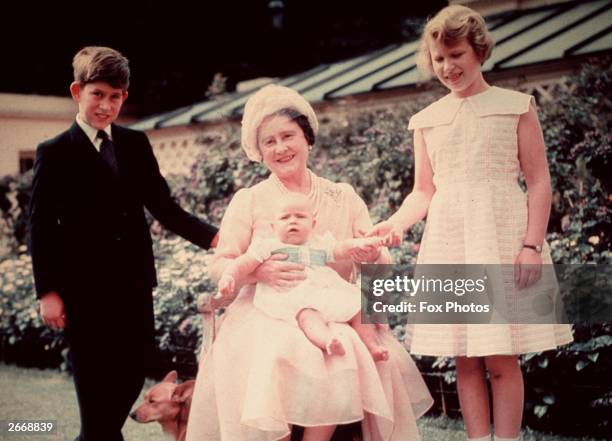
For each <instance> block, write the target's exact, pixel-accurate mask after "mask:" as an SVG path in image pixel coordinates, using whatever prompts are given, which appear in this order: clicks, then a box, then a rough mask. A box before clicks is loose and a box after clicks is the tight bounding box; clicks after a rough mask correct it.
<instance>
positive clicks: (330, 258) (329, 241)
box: [312, 231, 336, 263]
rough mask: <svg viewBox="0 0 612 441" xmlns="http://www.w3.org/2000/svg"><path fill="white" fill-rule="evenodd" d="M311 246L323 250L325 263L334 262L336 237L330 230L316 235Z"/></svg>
mask: <svg viewBox="0 0 612 441" xmlns="http://www.w3.org/2000/svg"><path fill="white" fill-rule="evenodd" d="M312 246H313V248H316V249H320V250H323V251H325V260H326V262H327V263H331V262H335V259H334V247H335V246H336V238H335V237H334V235H333V234H332V233H331V232H330V231H326V232H325V233H323V234H322V235H318V236H317V238H316V241H314V243H313V244H312Z"/></svg>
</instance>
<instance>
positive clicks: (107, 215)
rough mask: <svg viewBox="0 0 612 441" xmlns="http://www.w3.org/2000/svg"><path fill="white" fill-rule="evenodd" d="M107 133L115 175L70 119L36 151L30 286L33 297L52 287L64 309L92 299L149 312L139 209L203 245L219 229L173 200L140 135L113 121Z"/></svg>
mask: <svg viewBox="0 0 612 441" xmlns="http://www.w3.org/2000/svg"><path fill="white" fill-rule="evenodd" d="M112 138H113V143H114V145H115V151H116V156H117V162H118V165H119V176H118V177H117V176H115V175H113V174H112V172H111V170H110V168H109V167H108V165H107V164H106V162H104V160H103V159H102V157H101V156H100V154H99V153H98V152H97V151H96V148H95V147H94V146H93V144H92V143H91V141H90V140H89V139H88V138H87V136H86V135H85V133H84V132H83V130H82V129H81V128H80V127H79V126H78V125H77V124H76V123H74V124H73V125H72V127H71V128H70V129H69V130H67V131H66V132H64V133H61V134H60V135H58V136H56V137H55V138H53V139H51V140H49V141H46V142H43V143H42V144H40V145H39V146H38V149H37V152H36V160H35V164H34V179H33V186H32V201H31V208H30V251H31V254H32V264H33V268H34V277H35V282H36V291H37V295H38V296H39V297H40V296H41V295H43V294H45V293H47V292H49V291H57V292H58V293H59V295H60V296H61V297H62V299H63V300H64V303H65V304H66V306H67V311H68V310H71V311H85V310H86V309H88V308H87V305H89V309H91V306H92V305H95V303H96V302H98V310H106V309H107V308H108V307H111V308H124V307H128V309H129V310H131V311H135V310H138V308H140V307H143V308H144V307H146V308H147V309H149V307H148V306H149V305H148V304H149V303H151V294H150V293H151V288H152V287H153V286H155V285H156V283H157V282H156V275H155V266H154V261H153V252H152V248H151V236H150V233H149V228H148V226H147V223H146V221H145V214H144V207H146V208H147V209H148V210H149V211H150V212H151V214H152V215H153V216H154V217H155V218H156V219H158V220H159V221H160V222H161V223H162V224H163V225H164V226H165V227H166V228H168V229H170V230H171V231H174V232H175V233H177V234H179V235H180V236H182V237H184V238H185V239H187V240H189V241H191V242H193V243H195V244H196V245H199V246H201V247H203V248H208V247H209V246H210V243H211V240H212V239H213V237H214V235H215V234H216V232H217V229H216V228H215V227H213V226H211V225H208V224H206V223H203V222H201V221H199V220H198V219H197V218H196V217H194V216H191V215H190V214H188V213H187V212H185V211H184V210H182V209H181V208H180V207H179V206H178V205H177V204H176V203H175V202H174V200H173V199H172V197H171V195H170V191H169V188H168V185H167V183H166V181H165V180H164V178H163V177H162V176H161V174H160V172H159V167H158V165H157V161H156V159H155V157H154V155H153V151H152V148H151V144H150V143H149V141H148V139H147V137H146V135H145V134H144V133H142V132H138V131H134V130H130V129H126V128H123V127H119V126H115V125H113V126H112ZM136 291H139V292H145V293H146V292H148V296H147V295H146V294H138V295H136V294H132V292H136ZM94 294H95V296H96V297H97V298H95V299H94V298H92V296H94ZM101 295H102V298H100V296H101ZM146 297H148V298H146ZM118 301H119V302H121V303H120V304H116V302H118ZM74 305H77V306H76V308H75V307H74ZM102 306H103V307H102ZM70 308H72V309H70Z"/></svg>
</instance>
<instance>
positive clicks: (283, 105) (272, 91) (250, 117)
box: [242, 84, 319, 162]
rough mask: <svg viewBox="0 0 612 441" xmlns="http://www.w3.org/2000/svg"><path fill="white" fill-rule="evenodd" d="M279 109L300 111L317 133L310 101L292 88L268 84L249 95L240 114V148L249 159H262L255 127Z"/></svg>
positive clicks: (258, 160) (315, 117)
mask: <svg viewBox="0 0 612 441" xmlns="http://www.w3.org/2000/svg"><path fill="white" fill-rule="evenodd" d="M281 109H293V110H296V111H298V112H300V113H301V114H302V115H304V116H305V117H306V118H307V119H308V123H309V124H310V127H311V128H312V131H313V133H314V134H315V135H316V134H317V131H318V130H319V122H318V121H317V115H315V112H314V109H313V108H312V106H311V105H310V103H309V102H308V101H306V100H305V99H304V97H303V96H302V95H300V94H299V93H297V92H296V91H295V90H293V89H289V88H288V87H285V86H278V85H276V84H268V85H267V86H264V87H262V88H261V89H259V90H258V91H257V92H255V93H254V94H253V95H251V97H250V98H249V99H248V101H247V102H246V104H245V106H244V113H243V115H242V148H243V149H244V151H245V152H246V154H247V156H248V157H249V159H250V160H251V161H256V162H261V159H262V158H261V152H260V151H259V148H257V129H258V128H259V126H260V125H261V123H262V122H263V120H264V119H265V118H266V117H267V116H270V115H272V114H273V113H276V112H278V111H279V110H281Z"/></svg>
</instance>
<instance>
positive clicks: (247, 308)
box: [187, 85, 432, 441]
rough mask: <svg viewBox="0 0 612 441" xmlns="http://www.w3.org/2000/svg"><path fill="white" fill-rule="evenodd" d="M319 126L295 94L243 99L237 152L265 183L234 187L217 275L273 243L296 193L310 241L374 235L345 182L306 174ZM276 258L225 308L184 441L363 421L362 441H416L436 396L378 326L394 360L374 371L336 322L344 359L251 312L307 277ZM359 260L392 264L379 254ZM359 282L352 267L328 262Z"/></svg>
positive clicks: (248, 439) (279, 435) (271, 89)
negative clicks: (261, 293)
mask: <svg viewBox="0 0 612 441" xmlns="http://www.w3.org/2000/svg"><path fill="white" fill-rule="evenodd" d="M317 130H318V122H317V118H316V115H315V113H314V110H313V109H312V107H311V106H310V104H309V103H308V102H307V101H306V100H305V99H304V98H303V97H302V96H301V95H299V94H298V93H297V92H295V91H293V90H291V89H288V88H286V87H282V86H276V85H269V86H266V87H264V88H262V89H261V90H259V91H258V92H257V93H255V94H254V95H253V96H251V97H250V98H249V100H248V102H247V103H246V106H245V110H244V117H243V120H242V145H243V148H244V150H245V151H246V153H247V156H248V157H249V158H250V159H251V160H254V161H263V163H264V164H265V165H266V166H267V167H268V168H269V169H270V172H271V174H270V177H269V178H268V179H266V180H264V181H263V182H260V183H259V184H256V185H254V186H253V187H251V188H248V189H242V190H239V191H238V192H237V193H236V195H235V196H234V198H233V199H232V201H231V202H230V204H229V206H228V207H227V210H226V212H225V216H224V218H223V222H222V224H221V230H220V239H219V244H218V247H217V250H216V254H215V258H214V260H213V263H212V266H211V274H212V276H213V277H214V278H217V279H218V278H219V277H220V276H221V274H222V273H223V271H224V269H225V268H226V267H227V265H228V264H229V263H230V262H231V261H232V260H233V259H235V258H237V257H239V256H241V255H242V254H244V253H245V252H246V251H247V249H248V248H249V245H250V244H251V242H252V241H254V240H265V239H268V238H270V237H272V236H273V235H274V233H273V230H272V226H271V224H272V221H273V214H274V207H275V205H276V204H277V201H278V200H279V199H281V198H283V197H286V196H287V195H288V194H290V193H301V194H303V195H305V196H306V197H307V198H308V200H309V201H310V203H311V205H312V207H314V211H315V213H316V218H317V222H316V225H315V227H314V233H315V234H319V235H323V234H325V233H330V234H331V235H332V236H333V237H334V238H335V239H336V240H344V239H349V238H353V237H357V236H359V235H360V232H361V231H367V230H368V229H370V228H371V227H372V222H371V220H370V217H369V214H368V210H367V207H366V205H365V203H364V202H363V200H362V199H361V198H360V197H359V196H358V195H357V194H356V193H355V191H354V190H353V188H352V187H351V186H350V185H347V184H336V183H334V182H331V181H329V180H327V179H324V178H320V177H318V176H316V175H315V174H314V173H312V172H311V171H310V170H309V169H308V168H307V162H308V156H309V152H310V150H311V149H312V145H313V144H314V140H315V134H316V132H317ZM284 257H285V256H283V255H273V256H272V257H270V258H269V259H267V260H266V261H264V262H263V263H262V264H260V265H259V266H257V268H256V269H255V271H253V273H252V274H251V276H250V277H247V278H243V280H242V282H243V285H242V287H241V289H240V292H239V294H238V296H237V298H236V299H235V300H234V302H233V303H232V304H231V305H230V307H229V308H228V309H227V310H226V312H225V319H224V321H223V323H222V325H221V328H220V330H219V332H218V335H217V339H216V341H215V343H214V345H213V346H212V348H211V349H210V351H209V352H208V353H207V354H206V356H205V357H204V358H203V359H202V360H201V363H200V367H199V372H198V376H197V379H196V387H195V393H194V396H193V399H192V405H191V412H190V416H189V425H188V428H187V441H215V440H221V441H260V440H261V441H274V440H282V441H285V440H288V439H289V438H290V435H291V427H292V425H299V426H304V427H306V429H305V431H304V438H303V440H309V441H313V440H316V441H326V440H329V439H330V438H331V436H332V434H333V432H334V430H335V427H336V426H337V425H338V424H348V423H351V422H355V421H361V426H362V432H363V438H364V440H372V441H408V440H419V439H420V438H419V434H418V430H417V427H416V422H415V421H416V418H418V417H419V416H421V415H422V414H423V413H425V411H426V410H427V409H428V408H429V407H430V406H431V404H432V399H431V396H430V394H429V391H428V390H427V387H426V386H425V384H424V382H423V380H422V378H421V375H420V373H419V372H418V370H417V369H416V366H415V365H414V362H413V361H412V359H411V358H410V357H409V355H408V354H407V353H406V350H405V349H404V348H403V347H402V346H401V345H400V344H399V343H398V342H397V341H395V339H394V338H393V335H392V334H391V333H390V332H389V331H388V330H387V329H386V328H383V327H380V328H378V339H379V341H380V344H381V345H382V346H384V347H385V348H386V350H387V351H388V360H386V361H382V362H379V363H375V361H374V360H373V358H372V356H371V355H370V353H369V352H368V349H367V348H366V346H365V345H364V343H363V342H362V341H361V339H360V338H359V336H358V334H357V333H356V332H355V331H354V330H353V328H351V327H350V326H349V325H348V324H345V323H329V324H328V325H329V327H330V329H331V330H332V331H333V332H334V334H335V335H338V336H339V339H341V343H342V347H343V349H344V355H343V356H341V357H338V356H335V355H328V354H326V353H325V352H324V351H321V350H320V349H319V348H317V347H316V346H315V345H313V344H312V343H311V342H310V341H309V340H308V339H307V338H306V336H305V335H304V333H303V332H302V331H301V330H300V329H299V327H297V326H295V324H293V323H290V322H288V321H285V320H280V319H277V318H274V317H271V316H270V315H268V314H266V313H265V312H264V311H262V310H260V309H258V308H256V307H255V306H254V303H253V297H254V293H255V284H256V283H257V282H261V283H265V284H266V285H269V286H275V287H278V288H291V287H294V286H296V285H298V284H299V283H300V282H301V281H302V280H304V279H305V278H306V276H305V274H304V265H303V264H300V263H295V262H289V261H283V260H281V259H283V258H284ZM355 258H356V259H357V260H359V261H362V262H370V263H373V262H378V263H389V262H390V257H389V254H388V252H387V251H386V250H384V251H382V252H379V250H376V249H375V248H374V249H373V250H372V251H370V252H361V253H357V254H356V255H355ZM330 266H332V267H333V269H334V270H336V271H337V272H338V274H339V275H340V276H342V277H343V278H344V279H345V280H348V281H354V276H355V274H354V265H353V264H352V263H351V262H350V261H339V262H335V263H333V264H330Z"/></svg>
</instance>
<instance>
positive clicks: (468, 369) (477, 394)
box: [456, 357, 491, 438]
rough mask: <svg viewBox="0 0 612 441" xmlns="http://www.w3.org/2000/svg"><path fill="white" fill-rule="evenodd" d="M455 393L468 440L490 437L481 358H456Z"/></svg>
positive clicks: (485, 384) (487, 403)
mask: <svg viewBox="0 0 612 441" xmlns="http://www.w3.org/2000/svg"><path fill="white" fill-rule="evenodd" d="M456 362H457V393H458V395H459V404H460V405H461V413H462V414H463V422H464V424H465V430H466V431H467V435H468V438H482V437H485V436H490V433H491V416H490V414H489V394H488V389H487V382H486V379H485V364H484V361H483V359H482V358H481V357H457V359H456Z"/></svg>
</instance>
